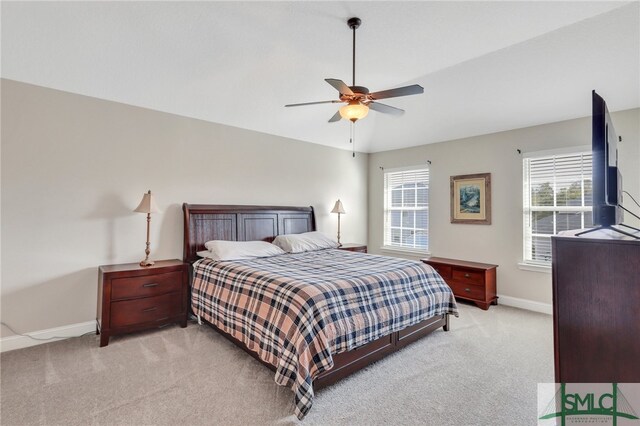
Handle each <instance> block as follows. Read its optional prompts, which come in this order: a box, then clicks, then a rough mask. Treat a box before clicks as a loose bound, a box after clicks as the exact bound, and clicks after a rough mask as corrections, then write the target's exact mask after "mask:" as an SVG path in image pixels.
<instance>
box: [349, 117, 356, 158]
mask: <svg viewBox="0 0 640 426" xmlns="http://www.w3.org/2000/svg"><path fill="white" fill-rule="evenodd" d="M349 142H351V150H352V154H351V156H352V157H353V158H356V122H355V121H352V122H351V139H349Z"/></svg>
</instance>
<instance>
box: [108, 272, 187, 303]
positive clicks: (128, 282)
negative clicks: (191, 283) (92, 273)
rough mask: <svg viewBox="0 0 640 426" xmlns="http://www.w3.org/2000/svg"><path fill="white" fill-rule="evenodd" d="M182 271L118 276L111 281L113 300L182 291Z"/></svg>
mask: <svg viewBox="0 0 640 426" xmlns="http://www.w3.org/2000/svg"><path fill="white" fill-rule="evenodd" d="M181 286H182V271H176V272H169V273H168V274H159V275H147V276H142V277H128V278H116V279H114V280H113V281H112V282H111V300H118V299H130V298H132V297H150V296H157V295H160V294H164V293H172V292H176V291H180V287H181Z"/></svg>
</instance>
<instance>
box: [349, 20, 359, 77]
mask: <svg viewBox="0 0 640 426" xmlns="http://www.w3.org/2000/svg"><path fill="white" fill-rule="evenodd" d="M361 23H362V21H361V20H360V18H356V17H353V18H350V19H349V20H348V21H347V25H349V28H351V29H352V30H353V60H352V62H351V69H352V70H353V71H352V74H351V81H352V83H351V85H352V86H355V85H356V30H357V29H358V27H359V26H360V24H361Z"/></svg>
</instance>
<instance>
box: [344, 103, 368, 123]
mask: <svg viewBox="0 0 640 426" xmlns="http://www.w3.org/2000/svg"><path fill="white" fill-rule="evenodd" d="M367 114H369V107H368V106H366V105H364V104H362V103H360V102H359V101H351V102H349V103H348V104H347V105H345V106H343V107H341V108H340V116H341V117H342V118H344V119H345V120H351V121H353V122H354V123H355V122H356V121H357V120H360V119H362V118H365V117H366V116H367Z"/></svg>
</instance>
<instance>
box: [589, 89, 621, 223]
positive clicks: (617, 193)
mask: <svg viewBox="0 0 640 426" xmlns="http://www.w3.org/2000/svg"><path fill="white" fill-rule="evenodd" d="M592 99H593V100H592V105H593V121H592V135H591V144H592V151H593V152H592V161H593V164H592V166H593V167H592V174H593V176H592V177H593V180H592V185H593V224H594V225H595V226H600V227H605V228H608V227H611V226H613V225H619V224H621V223H622V220H623V210H622V207H621V204H622V176H621V174H620V170H619V169H618V136H617V135H616V131H615V129H614V127H613V122H612V121H611V117H610V116H609V110H608V109H607V103H606V102H605V101H604V99H602V97H600V96H599V95H598V94H597V93H596V91H595V90H594V91H593V92H592Z"/></svg>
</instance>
